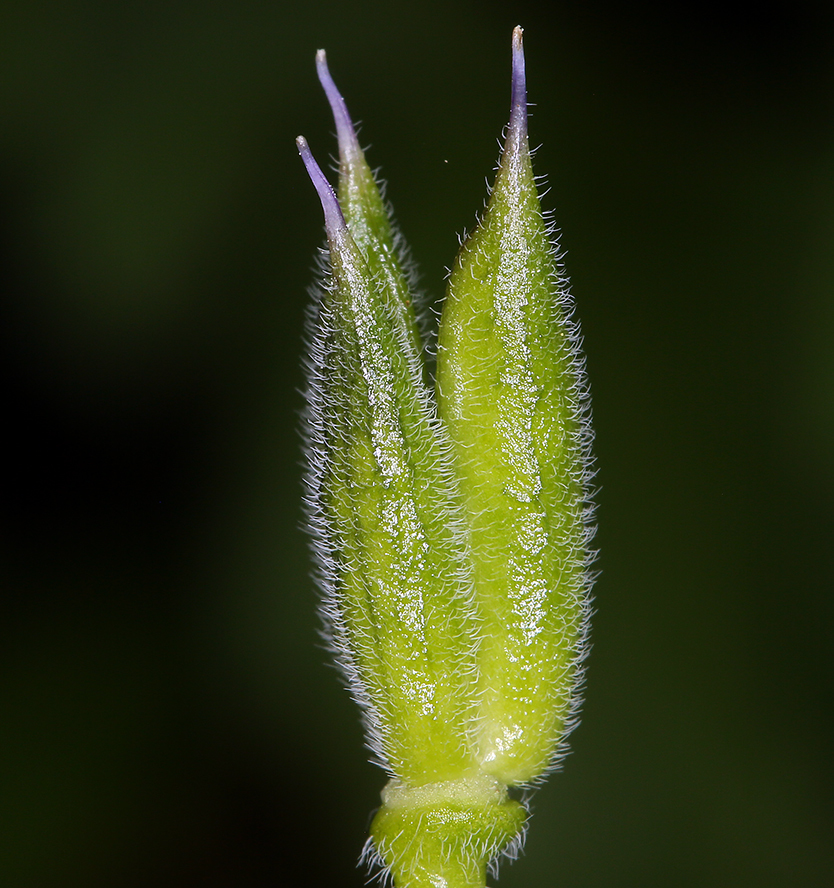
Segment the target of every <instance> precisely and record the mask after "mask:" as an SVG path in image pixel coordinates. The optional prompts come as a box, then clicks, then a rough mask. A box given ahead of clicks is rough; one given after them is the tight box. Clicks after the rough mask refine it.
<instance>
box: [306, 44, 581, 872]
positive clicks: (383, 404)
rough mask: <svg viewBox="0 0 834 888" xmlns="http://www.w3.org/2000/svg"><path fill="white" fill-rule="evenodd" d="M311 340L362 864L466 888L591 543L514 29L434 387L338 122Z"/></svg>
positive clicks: (566, 677) (551, 253) (566, 634)
mask: <svg viewBox="0 0 834 888" xmlns="http://www.w3.org/2000/svg"><path fill="white" fill-rule="evenodd" d="M317 64H318V70H319V77H320V79H321V82H322V85H323V86H324V89H325V92H326V94H327V97H328V99H329V101H330V104H331V107H332V109H333V114H334V118H335V120H336V129H337V134H338V138H339V154H340V166H339V187H338V194H339V196H338V198H337V196H336V194H335V192H334V191H333V189H332V188H331V187H330V185H329V184H328V182H327V180H326V178H325V177H324V175H323V173H322V172H321V170H320V169H319V167H318V165H317V164H316V162H315V160H314V159H313V157H312V154H311V153H310V150H309V148H308V146H307V143H306V142H305V140H304V139H302V138H299V140H298V146H299V151H300V153H301V155H302V158H303V160H304V163H305V165H306V166H307V170H308V172H309V174H310V177H311V179H312V181H313V184H314V185H315V187H316V189H317V191H318V193H319V197H320V199H321V203H322V207H323V210H324V216H325V228H326V231H327V242H328V249H327V262H326V269H325V271H324V272H323V282H322V286H321V287H320V288H319V289H318V290H317V292H316V296H317V298H316V307H315V312H314V315H313V316H311V322H310V358H309V361H308V368H307V369H308V379H309V386H308V392H307V394H308V409H307V416H306V420H307V422H306V428H307V445H308V446H307V452H308V474H307V483H308V498H307V505H308V515H309V519H310V526H311V529H312V534H313V539H314V546H315V552H316V556H317V564H318V574H319V576H318V579H319V581H320V584H321V586H322V588H323V592H324V596H323V602H324V603H323V608H322V609H323V616H324V618H325V622H326V625H327V628H328V631H329V637H330V640H331V644H332V647H333V650H334V653H335V656H336V658H337V660H338V662H339V663H340V665H341V666H342V668H343V671H344V673H345V675H346V677H347V680H348V683H349V685H350V688H351V690H352V692H353V695H354V697H355V698H356V700H357V701H358V702H359V704H360V706H361V707H362V710H363V713H364V719H365V726H366V731H367V736H368V742H369V745H370V747H371V749H372V751H373V753H374V755H375V757H376V759H377V760H378V761H379V763H380V764H382V765H383V767H385V768H386V769H387V770H388V772H389V775H390V778H391V779H390V782H389V783H388V786H387V787H386V788H385V790H384V791H383V797H382V802H383V804H382V806H381V808H380V809H379V811H378V812H377V814H376V816H375V817H374V820H373V823H372V826H371V840H370V843H369V845H368V847H367V849H366V851H367V855H368V857H369V858H370V859H371V860H372V861H374V862H376V863H377V865H379V866H381V867H382V868H384V869H385V870H386V871H387V872H390V873H391V875H392V876H393V880H394V884H395V886H396V888H483V886H484V885H485V879H486V869H487V867H488V865H489V864H490V863H492V862H493V861H494V859H495V858H496V856H497V855H498V854H499V853H501V852H504V853H512V852H513V850H514V849H516V848H517V847H518V846H519V844H520V840H521V837H522V833H523V830H524V825H525V821H526V815H527V812H526V809H525V808H524V806H523V805H522V804H521V803H520V802H518V801H516V800H514V799H512V798H511V797H510V796H509V793H508V787H511V786H516V785H529V784H530V783H532V782H535V781H536V780H538V779H540V778H541V777H542V775H543V774H544V773H545V772H546V771H547V769H548V768H549V767H551V766H552V764H553V763H554V762H555V761H556V760H557V758H558V755H559V754H560V752H562V751H564V742H565V737H566V736H567V733H568V732H569V730H570V728H571V727H572V726H573V724H574V722H575V720H576V711H577V707H578V693H577V688H578V687H579V684H580V679H581V660H582V656H583V653H584V651H585V639H586V635H587V622H588V610H589V605H588V600H589V587H590V579H589V574H588V569H587V567H588V561H589V548H588V547H589V542H590V537H591V532H590V530H589V527H590V514H591V509H590V503H589V498H588V485H589V482H590V477H591V472H590V468H589V467H590V463H591V460H590V452H589V445H590V438H591V432H590V425H589V416H588V394H587V386H586V382H585V375H584V366H583V362H582V358H581V353H580V349H579V334H578V329H577V327H576V325H575V323H574V322H573V321H572V320H571V309H572V306H571V302H570V297H569V294H568V290H567V283H566V280H565V279H564V278H563V276H562V275H561V270H560V265H559V262H558V257H557V256H556V253H555V250H554V244H553V242H552V239H551V238H552V231H550V230H549V228H548V225H547V224H546V223H545V222H544V220H543V217H542V212H541V207H540V204H539V199H538V195H537V192H536V186H535V182H534V179H533V173H532V167H531V163H530V152H529V147H528V142H527V115H526V86H525V76H524V57H523V51H522V43H521V29H520V28H517V29H516V30H515V32H514V35H513V86H512V111H511V117H510V125H509V128H508V130H507V137H506V142H505V145H504V149H503V152H502V155H501V161H500V164H499V169H498V174H497V177H496V182H495V186H494V188H493V191H492V194H491V197H490V200H489V203H488V205H487V209H486V212H485V213H484V217H483V219H482V221H481V223H480V224H479V225H478V227H477V228H476V229H475V231H474V232H473V233H472V235H471V236H470V238H469V239H468V240H467V242H466V243H465V244H464V246H463V247H462V249H461V252H460V255H459V257H458V260H457V263H456V265H455V267H454V270H453V272H452V275H451V278H450V283H449V293H448V296H447V299H446V303H445V305H444V308H443V315H442V319H441V325H440V331H439V340H438V344H439V353H438V366H437V392H436V393H435V392H434V391H433V390H432V388H431V386H430V385H429V384H428V383H427V379H428V375H427V373H426V369H425V360H424V354H423V353H424V348H423V345H422V342H421V337H420V334H419V332H418V331H419V327H418V324H417V321H416V317H415V313H414V308H413V304H414V296H413V293H412V289H411V287H410V286H409V281H408V277H407V275H406V274H405V273H404V272H403V268H404V267H407V265H408V262H407V260H405V259H404V258H403V257H404V247H403V244H402V241H401V239H400V238H399V236H398V235H397V234H396V229H395V227H394V226H393V224H392V222H391V218H390V213H389V210H388V208H387V206H386V204H385V201H384V200H383V197H382V194H381V192H380V189H379V187H378V186H377V183H376V182H375V180H374V177H373V175H372V173H371V171H370V168H369V167H368V165H367V163H366V161H365V158H364V154H363V152H362V150H361V148H360V147H359V143H358V141H357V139H356V134H355V131H354V128H353V124H352V122H351V120H350V116H349V115H348V112H347V108H346V106H345V103H344V100H343V99H342V97H341V95H340V94H339V92H338V90H337V89H336V86H335V84H334V83H333V80H332V78H331V77H330V73H329V71H328V68H327V63H326V59H325V56H324V52H323V51H320V52H319V54H318V57H317Z"/></svg>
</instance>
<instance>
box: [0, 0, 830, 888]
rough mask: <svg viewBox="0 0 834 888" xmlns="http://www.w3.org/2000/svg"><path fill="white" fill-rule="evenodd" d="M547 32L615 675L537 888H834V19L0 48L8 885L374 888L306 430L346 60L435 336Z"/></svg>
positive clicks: (704, 14) (601, 673)
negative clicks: (365, 859)
mask: <svg viewBox="0 0 834 888" xmlns="http://www.w3.org/2000/svg"><path fill="white" fill-rule="evenodd" d="M518 23H520V24H522V25H524V26H525V28H526V47H527V54H528V74H529V87H530V99H531V101H532V102H533V103H535V108H534V109H533V117H532V120H531V129H532V139H533V142H534V143H539V142H540V143H541V144H542V147H541V150H540V151H539V152H538V155H537V158H536V162H537V169H538V172H540V173H547V174H548V176H549V182H550V185H551V189H552V190H551V191H550V192H549V193H548V195H547V197H546V198H545V203H546V205H547V206H548V207H549V208H551V209H553V210H554V211H555V218H556V219H557V221H558V224H559V225H560V226H561V227H562V228H563V230H564V236H563V246H564V247H565V248H566V249H567V250H568V254H567V259H566V261H567V266H568V270H569V272H570V274H571V276H572V279H573V288H574V293H575V295H576V299H577V304H578V311H579V316H580V318H581V320H582V324H583V329H584V333H585V341H586V350H587V355H588V366H589V371H590V376H591V382H592V387H593V393H594V397H595V403H594V407H595V417H596V428H597V436H598V438H597V448H596V450H597V454H598V459H599V466H600V473H599V483H600V485H601V488H602V490H601V492H600V494H599V522H600V531H599V536H598V542H599V545H600V547H601V549H602V555H601V558H600V562H599V566H600V568H601V569H602V578H601V579H600V581H599V583H598V585H597V589H596V606H597V611H598V613H597V616H596V618H595V622H594V634H593V640H594V649H593V652H592V655H591V657H590V661H589V673H588V687H587V704H586V706H585V710H584V720H583V724H582V726H581V727H580V729H579V730H578V731H577V732H576V734H575V735H574V744H573V745H574V753H573V754H572V755H571V757H570V758H569V759H568V761H567V764H566V768H565V771H564V773H563V774H559V775H557V776H555V777H554V778H553V779H552V780H551V781H550V782H549V784H548V785H547V787H546V788H545V789H543V790H542V791H541V792H540V793H539V794H538V795H537V796H536V798H535V815H534V818H533V821H532V826H531V829H530V834H529V838H528V850H527V852H526V854H525V855H524V857H523V859H522V860H521V861H520V862H518V863H516V864H515V865H513V866H512V867H505V869H504V871H503V875H502V878H501V885H503V886H505V888H512V886H524V888H534V886H565V888H568V886H569V888H584V886H604V888H615V886H616V888H619V886H640V888H650V886H677V888H688V886H692V888H696V886H697V888H700V886H704V885H709V886H733V888H738V886H740V885H756V886H758V888H769V886H828V885H831V884H834V829H832V826H834V800H833V795H834V780H832V776H834V774H833V769H832V753H833V752H834V750H832V697H834V680H833V679H834V669H832V652H834V596H832V580H834V569H833V568H834V545H832V541H831V537H832V527H833V526H834V459H833V458H832V457H834V10H832V8H831V6H830V4H828V3H820V4H819V5H816V4H813V3H788V2H782V3H772V4H755V5H754V4H750V5H745V4H739V3H734V2H730V3H718V2H712V0H707V2H703V0H702V2H699V3H694V2H693V3H682V4H666V3H640V2H638V3H629V4H626V3H623V4H618V3H613V2H610V3H593V2H588V3H576V2H574V3H569V2H557V3H552V4H551V3H535V2H529V3H527V2H519V3H508V2H502V3H498V2H457V0H444V2H439V0H428V2H423V3H421V4H420V5H419V7H415V8H406V7H405V5H403V6H402V7H399V6H395V5H393V4H388V3H370V2H368V3H359V4H335V3H332V2H330V3H317V2H314V0H310V2H302V3H297V4H293V5H289V4H281V3H276V2H256V0H238V2H235V3H225V4H222V3H206V2H199V3H198V2H183V0H167V2H151V3H129V4H121V3H105V2H93V0H91V2H81V0H74V2H64V3H56V4H52V3H47V2H41V0H32V2H27V3H17V4H10V3H8V2H7V3H6V4H5V5H4V6H3V8H2V10H0V388H1V390H2V391H1V394H2V416H3V422H2V426H3V432H2V438H1V440H2V441H3V444H4V448H3V450H4V452H5V457H4V458H3V462H2V466H3V470H2V487H1V488H0V521H2V529H1V530H2V535H1V536H0V584H2V597H1V598H0V882H2V884H4V885H9V886H25V888H29V886H33V888H35V886H37V888H41V886H43V888H65V886H66V888H75V886H78V888H82V886H83V888H99V886H101V888H105V886H106V888H122V886H124V888H133V886H136V888H139V886H142V888H144V886H147V885H154V886H161V888H175V886H176V888H180V886H218V888H219V886H223V888H226V886H229V888H232V886H234V888H237V886H252V888H259V886H282V885H287V886H293V888H301V886H324V885H328V886H339V888H346V886H356V888H358V886H361V885H362V884H363V882H364V874H363V872H362V871H361V870H356V869H355V867H354V863H355V859H356V857H357V855H358V853H359V850H360V848H361V845H362V842H363V838H364V835H365V832H366V829H367V824H368V817H369V812H370V811H371V810H372V808H373V807H374V806H375V804H376V803H377V799H378V791H379V788H380V787H381V785H382V782H383V776H382V774H381V773H380V772H378V771H377V770H375V769H374V768H373V767H371V766H370V765H367V764H366V763H365V753H364V751H363V749H362V745H361V744H362V740H361V734H360V730H359V726H358V723H357V719H356V715H355V712H354V710H353V707H352V704H351V703H350V701H349V700H348V698H347V695H346V694H345V692H344V691H343V690H341V689H340V687H339V685H338V682H337V679H336V676H335V674H334V672H333V671H332V669H330V668H328V667H327V666H325V665H324V663H325V657H324V655H323V653H322V651H321V650H320V648H319V647H317V644H318V640H317V636H316V631H317V626H318V624H317V621H316V617H315V604H316V595H315V591H314V589H313V588H312V585H311V582H310V580H309V578H308V570H309V565H308V557H307V551H306V541H305V539H304V535H303V533H302V531H301V530H300V520H301V516H300V509H299V499H300V483H299V478H300V468H299V463H300V447H299V439H298V434H297V425H298V422H297V413H298V411H299V409H300V407H301V403H302V402H301V397H300V395H299V394H298V389H299V387H300V386H301V385H302V377H301V373H300V369H299V364H300V359H301V353H302V325H303V313H304V306H305V303H306V302H307V296H306V292H305V291H306V288H307V286H308V285H309V283H310V282H311V279H312V274H311V271H310V269H311V267H312V263H313V256H314V253H315V251H316V249H317V248H318V247H319V245H320V243H321V241H322V230H321V218H320V210H319V207H318V204H317V200H316V197H315V194H314V192H313V189H312V187H311V186H310V184H309V182H308V181H307V179H306V176H305V174H304V171H303V168H302V165H301V163H300V161H299V160H298V158H297V156H296V152H295V145H294V141H293V140H294V138H295V136H296V135H297V134H299V133H304V134H305V135H306V136H307V138H308V139H309V142H310V145H311V146H312V148H313V150H314V152H315V153H316V155H317V156H318V158H319V159H320V160H321V161H322V162H326V161H327V158H328V155H331V156H332V155H333V153H334V152H335V140H334V138H333V136H332V130H333V127H332V124H331V122H330V119H329V111H328V108H327V105H326V102H325V100H324V98H323V96H322V94H321V92H320V89H319V86H318V83H317V80H316V76H315V69H314V53H315V50H316V49H317V48H318V47H320V46H324V47H326V48H327V49H328V51H329V58H330V63H331V68H332V71H333V72H334V75H335V77H336V79H337V81H338V83H339V85H340V86H341V88H342V90H343V92H344V93H345V95H346V97H347V99H348V102H349V104H350V107H351V109H352V110H353V113H354V115H355V116H356V117H357V118H359V119H360V120H362V121H364V122H365V126H364V127H363V129H362V138H363V141H364V142H365V143H366V144H370V145H371V146H372V147H371V148H370V151H369V155H368V156H369V159H370V161H371V163H372V165H379V166H381V167H382V169H383V172H384V175H385V177H386V178H387V179H388V181H389V182H390V189H389V195H390V197H391V198H392V200H393V201H394V204H395V206H396V209H397V214H398V219H399V221H400V224H401V227H402V229H403V231H404V232H405V234H406V236H407V237H408V239H409V240H410V242H411V244H412V247H413V250H414V254H415V257H416V258H417V259H418V261H419V263H420V268H421V271H422V281H423V284H424V286H425V288H426V289H427V291H428V292H429V293H430V294H431V295H432V296H433V297H439V296H440V295H441V294H442V290H443V277H444V266H448V265H450V264H451V262H452V260H453V257H454V254H455V251H456V247H457V240H456V233H460V232H462V231H463V230H464V229H466V228H471V226H472V224H473V222H474V218H475V213H476V212H477V211H478V210H479V209H480V208H481V206H482V203H483V199H484V195H485V187H484V178H485V176H487V175H490V174H491V170H492V168H493V166H494V163H495V161H496V157H497V144H496V139H497V137H498V136H499V135H500V132H501V128H502V126H503V124H504V123H505V121H506V118H507V113H508V102H509V47H510V31H511V28H512V26H513V25H515V24H518Z"/></svg>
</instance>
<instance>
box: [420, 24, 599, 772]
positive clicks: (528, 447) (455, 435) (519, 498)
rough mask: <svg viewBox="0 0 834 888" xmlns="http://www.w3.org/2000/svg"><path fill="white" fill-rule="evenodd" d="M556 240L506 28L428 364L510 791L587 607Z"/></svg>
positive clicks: (499, 767)
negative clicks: (501, 101)
mask: <svg viewBox="0 0 834 888" xmlns="http://www.w3.org/2000/svg"><path fill="white" fill-rule="evenodd" d="M551 235H552V231H551V230H550V229H549V226H548V225H547V223H546V222H545V220H544V218H543V216H542V211H541V205H540V203H539V198H538V194H537V190H536V183H535V180H534V178H533V168H532V164H531V161H530V150H529V146H528V138H527V94H526V85H525V69H524V55H523V49H522V38H521V29H520V28H516V30H515V32H514V34H513V84H512V110H511V116H510V123H509V127H508V129H507V134H506V140H505V143H504V148H503V151H502V154H501V159H500V162H499V166H498V172H497V175H496V179H495V184H494V187H493V189H492V193H491V195H490V199H489V202H488V205H487V208H486V211H485V213H484V215H483V218H482V220H481V222H480V224H479V225H478V227H477V228H476V229H475V230H474V231H473V233H472V235H471V236H470V237H469V238H468V240H467V241H466V243H465V244H464V245H463V247H462V249H461V252H460V254H459V256H458V259H457V262H456V264H455V266H454V268H453V270H452V274H451V277H450V279H449V289H448V294H447V297H446V302H445V304H444V307H443V314H442V317H441V323H440V332H439V340H438V341H439V349H438V362H437V388H438V404H439V410H440V415H441V418H442V419H443V420H444V422H445V424H446V427H447V428H448V429H449V433H450V435H451V437H452V440H453V441H454V445H455V450H456V454H457V465H458V468H459V476H460V480H461V487H462V490H463V493H464V497H465V500H466V511H467V514H468V523H469V526H470V533H471V538H470V539H471V551H472V559H473V564H474V582H475V591H476V600H477V603H478V607H479V614H480V617H481V619H482V621H483V631H482V635H481V643H480V649H479V653H478V671H479V693H480V700H481V712H480V720H479V724H478V761H479V764H480V766H481V768H482V769H483V770H484V771H485V772H486V773H488V774H492V775H493V776H495V777H496V778H498V779H499V780H501V781H502V782H503V783H506V784H509V785H512V784H519V783H529V782H530V781H533V780H535V779H536V778H539V777H540V776H541V775H542V774H543V773H544V772H546V770H547V769H548V768H549V766H550V765H551V764H552V763H553V761H554V757H555V756H556V753H557V751H558V750H559V748H560V744H563V741H564V738H565V736H566V733H567V731H568V729H569V728H570V727H571V724H572V722H573V721H574V720H575V713H576V708H577V706H578V694H577V686H578V682H579V679H580V677H581V669H580V664H581V660H582V656H583V654H584V651H585V647H586V635H587V623H588V611H589V604H588V600H589V596H588V591H589V589H588V587H589V578H588V570H587V568H588V560H589V556H588V543H589V540H590V536H591V533H590V530H589V516H590V509H589V501H588V493H587V491H588V483H589V480H590V471H589V466H590V453H589V442H590V423H589V416H588V409H589V408H588V394H587V386H586V383H585V373H584V365H583V361H582V357H581V353H580V350H579V334H578V330H577V327H576V325H575V323H573V322H572V320H571V312H572V305H571V301H570V296H569V293H568V287H567V281H566V280H565V278H564V277H563V276H562V273H561V270H560V266H559V262H558V259H557V255H556V252H555V248H554V245H553V243H552V241H551Z"/></svg>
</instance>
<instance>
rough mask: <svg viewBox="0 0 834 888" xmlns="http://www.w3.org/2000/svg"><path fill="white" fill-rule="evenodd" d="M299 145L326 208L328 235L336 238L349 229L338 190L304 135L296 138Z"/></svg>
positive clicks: (312, 180) (308, 171) (322, 203)
mask: <svg viewBox="0 0 834 888" xmlns="http://www.w3.org/2000/svg"><path fill="white" fill-rule="evenodd" d="M295 144H296V146H297V147H298V153H299V154H300V155H301V159H302V160H303V161H304V166H305V167H306V168H307V175H308V176H309V177H310V181H311V182H312V183H313V186H314V187H315V189H316V191H317V192H318V195H319V200H320V201H321V208H322V209H323V210H324V226H325V228H326V229H327V236H328V238H330V240H334V239H335V238H336V237H337V236H338V235H339V234H341V233H342V232H344V231H346V230H347V226H346V225H345V217H344V216H343V215H342V208H341V207H340V206H339V201H338V198H337V197H336V192H335V191H334V190H333V187H332V186H331V184H330V183H329V182H328V181H327V179H326V177H325V175H324V173H323V172H322V171H321V167H320V166H319V165H318V164H317V163H316V159H315V157H313V152H312V151H310V146H309V145H308V144H307V140H306V139H305V138H304V136H299V137H298V138H297V139H296V140H295Z"/></svg>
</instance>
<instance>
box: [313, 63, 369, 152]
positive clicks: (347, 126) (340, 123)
mask: <svg viewBox="0 0 834 888" xmlns="http://www.w3.org/2000/svg"><path fill="white" fill-rule="evenodd" d="M316 70H317V71H318V75H319V82H320V83H321V85H322V87H323V88H324V94H325V95H326V96H327V101H328V102H330V109H331V110H332V112H333V119H334V121H335V122H336V135H337V136H338V138H339V158H340V160H341V161H342V163H350V162H351V161H353V160H356V159H357V158H359V157H361V156H362V149H361V148H360V147H359V140H358V139H357V138H356V130H355V129H354V128H353V121H352V120H351V119H350V114H348V109H347V105H346V104H345V100H344V99H343V98H342V94H341V93H340V92H339V90H338V89H337V88H336V84H335V83H334V82H333V78H332V77H331V76H330V69H329V68H328V67H327V53H325V51H324V50H323V49H320V50H319V51H318V52H317V53H316Z"/></svg>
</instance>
